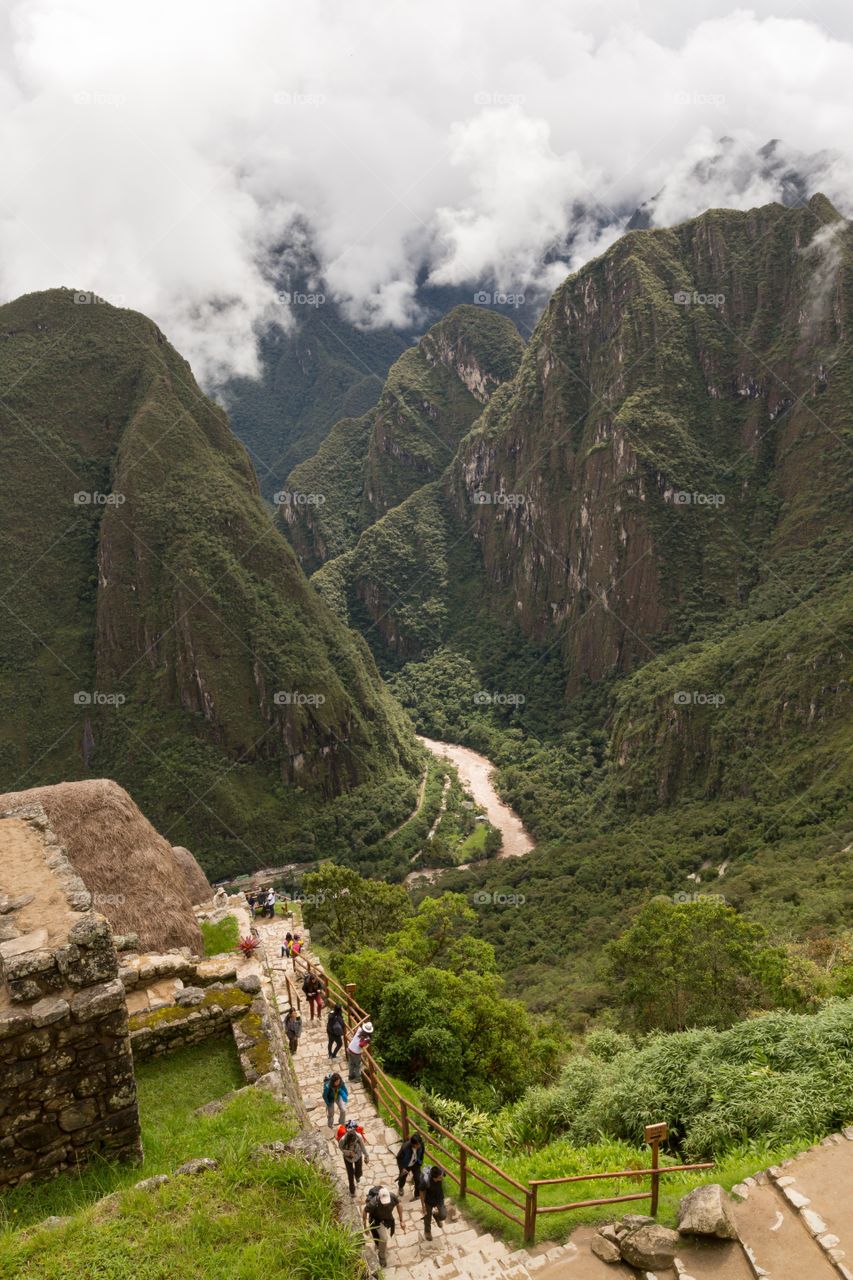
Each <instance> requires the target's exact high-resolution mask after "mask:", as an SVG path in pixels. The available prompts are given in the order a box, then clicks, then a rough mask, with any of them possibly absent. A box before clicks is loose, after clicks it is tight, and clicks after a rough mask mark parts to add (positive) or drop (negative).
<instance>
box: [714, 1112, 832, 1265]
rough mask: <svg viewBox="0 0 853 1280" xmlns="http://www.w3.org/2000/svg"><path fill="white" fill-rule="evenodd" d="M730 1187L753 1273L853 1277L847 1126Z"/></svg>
mask: <svg viewBox="0 0 853 1280" xmlns="http://www.w3.org/2000/svg"><path fill="white" fill-rule="evenodd" d="M733 1190H734V1191H735V1193H736V1194H737V1195H739V1196H740V1197H742V1203H740V1204H738V1205H736V1207H735V1209H734V1212H733V1217H734V1219H735V1222H736V1224H737V1228H738V1231H739V1232H740V1235H741V1242H742V1244H743V1246H744V1248H745V1250H746V1252H747V1254H748V1255H749V1259H750V1262H751V1264H752V1267H753V1271H754V1273H755V1275H757V1276H763V1277H766V1278H767V1280H787V1278H788V1277H800V1276H802V1277H803V1278H804V1280H805V1278H806V1277H808V1280H838V1277H839V1276H841V1277H842V1278H843V1280H853V1127H851V1128H848V1129H845V1130H844V1131H843V1133H834V1134H832V1135H831V1136H830V1137H828V1138H824V1139H823V1141H822V1142H820V1143H818V1144H817V1145H816V1146H814V1147H811V1148H810V1149H809V1150H808V1151H803V1152H801V1153H800V1155H798V1156H796V1157H795V1158H794V1159H793V1160H785V1161H783V1163H782V1164H781V1165H778V1166H774V1167H773V1168H771V1169H768V1170H766V1171H765V1172H763V1173H759V1174H756V1175H755V1177H754V1178H748V1179H747V1180H746V1182H745V1183H742V1184H741V1185H739V1186H738V1187H735V1188H734V1189H733Z"/></svg>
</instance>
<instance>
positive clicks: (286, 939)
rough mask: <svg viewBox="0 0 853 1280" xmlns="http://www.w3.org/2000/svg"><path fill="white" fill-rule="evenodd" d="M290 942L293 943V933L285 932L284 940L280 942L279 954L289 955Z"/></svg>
mask: <svg viewBox="0 0 853 1280" xmlns="http://www.w3.org/2000/svg"><path fill="white" fill-rule="evenodd" d="M292 943H293V934H292V933H286V934H285V935H284V942H283V943H282V944H281V954H282V955H283V956H289V955H290V947H291V944H292Z"/></svg>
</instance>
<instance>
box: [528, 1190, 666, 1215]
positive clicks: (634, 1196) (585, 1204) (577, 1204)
mask: <svg viewBox="0 0 853 1280" xmlns="http://www.w3.org/2000/svg"><path fill="white" fill-rule="evenodd" d="M651 1198H652V1193H651V1191H634V1192H632V1193H631V1195H629V1196H603V1197H602V1199H601V1200H573V1201H572V1203H571V1204H540V1205H537V1207H536V1212H537V1214H539V1213H568V1212H569V1211H570V1210H571V1209H590V1208H592V1207H593V1206H594V1205H598V1204H625V1203H627V1202H628V1201H629V1200H651Z"/></svg>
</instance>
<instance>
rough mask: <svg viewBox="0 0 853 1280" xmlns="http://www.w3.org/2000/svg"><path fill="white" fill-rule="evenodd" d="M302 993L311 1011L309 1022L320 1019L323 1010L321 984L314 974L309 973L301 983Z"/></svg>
mask: <svg viewBox="0 0 853 1280" xmlns="http://www.w3.org/2000/svg"><path fill="white" fill-rule="evenodd" d="M302 991H303V994H304V995H305V999H306V1000H307V1001H308V1008H309V1009H310V1010H311V1021H312V1022H313V1021H314V1019H315V1018H319V1017H320V1013H321V1011H322V1008H323V983H322V980H321V979H320V978H319V977H318V976H317V974H316V973H314V972H313V970H312V971H309V972H308V973H306V975H305V979H304V981H303V983H302Z"/></svg>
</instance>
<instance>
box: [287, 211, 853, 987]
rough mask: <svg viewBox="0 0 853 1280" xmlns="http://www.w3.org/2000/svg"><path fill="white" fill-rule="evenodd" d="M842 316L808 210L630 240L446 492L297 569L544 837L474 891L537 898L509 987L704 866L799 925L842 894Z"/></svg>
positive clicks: (745, 899) (521, 380) (852, 387)
mask: <svg viewBox="0 0 853 1280" xmlns="http://www.w3.org/2000/svg"><path fill="white" fill-rule="evenodd" d="M851 320H853V233H851V229H850V226H849V224H848V223H847V222H845V221H844V220H842V219H841V218H840V217H839V215H838V214H837V213H836V212H835V210H834V209H833V208H832V207H831V205H830V204H829V203H828V202H827V201H826V200H825V199H824V198H823V197H821V196H816V197H814V198H813V199H812V200H811V201H810V202H809V204H808V205H806V206H803V207H799V208H790V209H785V208H783V207H782V206H779V205H770V206H766V207H764V208H760V209H754V210H750V211H749V212H745V213H741V212H734V211H729V210H712V211H710V212H708V213H706V214H704V215H703V216H702V217H699V218H697V219H694V220H693V221H691V222H688V223H685V224H684V225H683V226H680V227H676V228H674V229H672V230H660V231H650V230H638V231H634V232H631V233H629V234H628V235H626V236H624V237H623V238H622V239H621V240H620V241H619V242H618V243H616V244H615V245H614V246H612V248H611V249H609V250H608V251H607V253H605V254H604V255H603V256H602V257H601V258H599V259H597V260H596V261H594V262H591V263H589V264H588V265H587V266H585V267H584V268H582V269H581V270H580V271H579V272H578V273H577V274H576V275H574V276H571V277H570V278H569V279H568V280H566V282H565V283H564V284H563V285H562V286H561V287H560V288H559V289H558V290H557V292H556V293H555V294H554V296H553V298H552V299H551V301H550V303H549V305H548V306H547V308H546V310H545V312H544V314H543V316H542V319H541V321H540V323H539V325H538V327H537V329H536V331H535V333H534V335H533V338H532V339H531V341H530V343H529V344H528V346H527V349H526V350H525V353H524V356H523V359H522V362H521V366H520V368H519V370H518V372H517V374H516V375H515V377H514V378H513V379H512V380H511V381H509V382H507V383H506V384H505V385H502V386H501V387H500V388H499V389H497V390H496V392H495V393H494V394H493V395H492V397H491V398H490V400H489V403H488V405H487V406H486V408H485V410H484V412H483V413H482V415H481V416H480V417H479V418H478V420H477V421H476V423H474V425H473V426H472V428H471V430H470V432H469V433H468V434H467V435H466V436H465V438H464V439H463V440H462V441H461V443H460V445H459V447H458V449H457V452H456V455H455V457H454V459H453V461H452V462H451V463H450V465H449V466H448V467H447V468H446V469H445V471H444V473H443V474H442V475H441V476H440V477H437V478H436V479H430V480H429V481H428V482H427V483H426V484H424V485H423V486H422V487H420V488H419V489H416V490H414V491H413V492H412V493H411V494H409V496H408V497H407V498H405V499H404V501H402V502H401V503H400V504H399V505H398V506H396V507H393V508H391V509H390V510H388V511H387V512H386V513H385V514H384V515H382V516H380V518H379V519H378V520H376V521H375V523H373V524H372V525H369V526H368V527H367V528H366V529H365V530H364V531H363V532H362V533H361V535H360V536H359V537H358V539H357V541H356V542H355V543H354V545H352V546H350V547H349V549H347V550H346V551H344V552H343V553H342V554H340V555H338V556H337V557H334V558H331V559H329V560H328V561H327V562H326V563H325V564H324V565H323V567H322V568H321V569H320V570H319V571H318V572H317V573H316V574H315V575H314V579H313V580H314V582H315V584H316V585H317V586H318V587H319V588H320V589H321V591H322V592H323V593H324V594H325V596H326V598H327V599H328V600H329V602H330V603H331V604H332V606H333V607H334V608H335V609H336V610H337V611H338V612H339V614H340V615H341V616H342V617H343V618H345V619H347V620H348V621H349V622H351V623H352V624H353V625H355V626H357V627H359V628H360V629H361V630H362V631H363V633H364V635H365V636H366V638H367V639H368V642H369V643H370V644H371V647H372V648H373V650H374V652H375V653H376V655H377V658H378V660H379V663H380V666H381V667H382V668H383V669H384V670H385V671H386V673H388V674H389V675H391V676H392V684H393V687H394V688H395V690H396V691H397V693H398V694H399V695H400V696H401V698H402V699H403V701H404V702H405V703H406V704H407V705H408V706H409V707H410V709H411V710H412V712H413V714H414V715H415V717H416V720H417V722H418V724H419V726H420V727H421V728H422V729H423V730H425V731H427V732H430V733H432V734H435V735H437V736H447V737H453V738H455V739H456V740H462V741H466V742H468V743H470V744H471V745H473V746H477V747H480V748H481V749H484V750H485V751H486V753H487V754H489V755H490V756H491V757H492V758H493V759H495V760H496V762H497V764H498V766H499V778H500V781H501V782H502V785H503V789H504V791H505V794H506V795H507V798H508V799H510V801H511V802H513V803H514V804H516V805H517V807H518V808H519V809H520V810H521V812H522V814H523V816H524V817H525V818H526V820H527V821H528V823H529V824H530V826H531V828H532V829H533V831H534V834H535V835H536V836H537V837H538V839H539V841H540V851H539V852H538V853H537V854H535V855H533V857H532V858H530V859H527V860H525V861H524V863H523V864H522V863H517V864H514V865H513V866H511V867H509V866H507V865H506V864H501V865H500V866H499V867H497V868H493V869H492V870H491V871H488V872H486V873H484V875H485V881H486V883H487V884H507V885H508V884H511V885H512V886H513V887H514V888H515V889H516V890H518V889H519V888H521V887H525V891H526V892H527V897H528V899H529V901H528V904H527V906H526V911H527V913H528V914H527V916H526V917H525V919H524V929H525V933H526V934H527V933H529V934H530V936H531V937H533V938H535V939H536V941H535V942H532V943H531V949H532V952H533V954H532V955H531V954H528V955H526V956H525V957H524V958H522V957H518V959H517V961H516V964H517V965H518V968H519V975H521V972H522V969H523V967H524V966H525V965H527V964H530V963H532V964H533V965H534V969H536V968H537V966H538V967H539V969H541V966H542V965H546V966H547V965H548V964H553V965H554V966H555V973H556V967H557V966H558V962H559V963H562V956H563V954H564V953H565V951H566V950H575V951H577V952H578V954H580V953H581V952H583V950H584V948H586V949H587V950H588V949H589V942H590V939H591V938H596V939H600V938H603V937H605V936H608V935H609V934H611V933H612V932H613V930H614V929H615V928H616V927H617V924H618V921H619V919H620V918H622V917H621V915H620V913H622V912H623V911H624V910H625V909H626V908H627V907H628V906H630V905H631V903H633V902H636V901H637V900H638V899H641V898H642V897H643V895H648V893H649V892H657V891H658V890H659V889H661V888H667V887H668V888H669V889H670V890H672V889H676V890H679V891H682V890H684V891H686V890H688V889H694V888H695V887H696V885H697V883H698V882H701V881H702V880H705V881H707V880H709V879H713V880H714V881H715V882H716V881H717V880H718V879H719V873H718V868H719V867H723V868H724V871H723V876H724V877H725V885H726V893H727V894H731V895H732V898H733V900H734V899H736V900H737V901H738V904H739V905H742V906H744V907H745V908H746V909H748V910H752V911H755V912H758V913H759V914H762V913H763V914H764V915H766V916H772V917H773V918H774V920H776V922H777V923H778V924H779V925H780V927H782V928H784V929H787V930H789V931H790V932H791V933H794V932H796V931H797V930H800V931H801V930H802V929H803V928H805V927H813V928H824V927H832V926H833V924H834V923H837V921H838V913H839V911H840V910H841V911H843V909H844V908H843V904H844V903H845V902H847V901H848V900H849V901H850V902H853V877H851V876H850V874H849V873H848V872H847V871H845V870H844V869H843V868H844V866H845V865H846V862H847V861H849V859H845V858H844V857H843V855H842V850H843V849H845V847H846V845H847V844H849V843H850V838H851V830H850V806H849V801H850V779H851V769H850V754H849V753H850V745H851V743H850V731H849V726H850V696H849V695H850V683H849V682H850V669H851V663H850V655H851V639H853V636H852V635H851V632H852V631H853V611H852V610H851V603H853V593H852V592H851V584H850V522H851V513H853V502H851V488H853V486H851V457H853V451H851V418H853V355H851V351H850V347H849V343H848V333H849V330H850V327H851ZM320 463H321V459H320V458H318V459H316V460H315V464H312V465H316V467H317V468H318V469H317V470H315V471H314V472H313V479H314V483H315V484H316V485H318V486H319V485H321V484H322V475H321V474H320V472H321V471H322V467H321V466H320ZM830 866H831V867H832V868H833V870H832V871H831V872H830V873H829V878H830V880H831V881H832V883H831V885H830V884H829V883H827V879H826V877H825V876H824V869H828V868H829V867H830ZM688 875H691V876H694V877H696V878H695V879H694V880H693V881H692V882H691V881H688V880H686V879H685V877H686V876H688ZM706 887H707V885H706ZM515 924H517V919H516V920H513V918H512V912H507V911H492V912H491V913H490V914H489V915H488V917H487V918H486V919H485V920H484V929H485V930H486V932H487V933H488V934H489V936H491V937H493V938H497V937H498V936H499V935H500V934H501V931H503V930H511V929H512V928H513V927H514V925H515ZM546 953H547V955H546ZM548 957H550V959H549V958H548ZM527 976H528V979H529V977H530V974H529V972H528V975H527ZM555 981H556V977H555Z"/></svg>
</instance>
